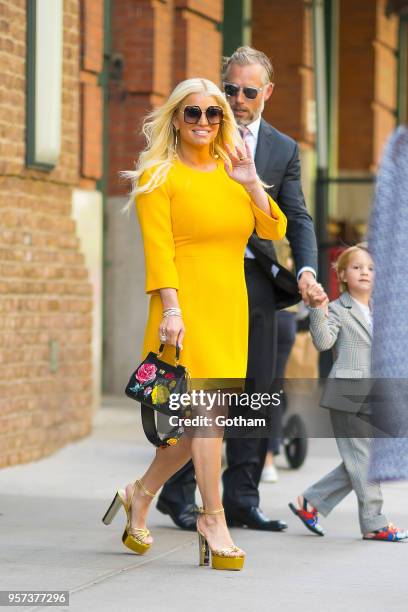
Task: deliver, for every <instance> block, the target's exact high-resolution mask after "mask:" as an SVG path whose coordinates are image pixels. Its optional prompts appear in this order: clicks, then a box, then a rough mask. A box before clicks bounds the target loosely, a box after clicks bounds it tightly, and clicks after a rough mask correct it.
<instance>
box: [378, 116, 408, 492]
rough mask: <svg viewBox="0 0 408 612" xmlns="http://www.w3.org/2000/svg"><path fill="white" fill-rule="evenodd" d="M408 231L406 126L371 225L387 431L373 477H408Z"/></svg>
mask: <svg viewBox="0 0 408 612" xmlns="http://www.w3.org/2000/svg"><path fill="white" fill-rule="evenodd" d="M407 236H408V128H407V127H406V126H400V127H399V128H398V129H397V130H396V131H395V132H394V134H393V135H392V136H391V138H390V140H389V141H388V143H387V146H386V148H385V150H384V154H383V158H382V161H381V164H380V169H379V172H378V179H377V188H376V195H375V201H374V206H373V210H372V215H371V221H370V230H369V244H370V251H371V252H372V255H373V258H374V262H375V266H376V283H375V288H374V293H373V307H374V336H373V377H374V378H375V379H376V385H375V388H376V394H375V395H380V396H381V398H382V400H383V401H382V402H381V403H377V404H375V403H373V405H372V411H373V424H374V425H375V427H376V428H378V429H380V430H381V431H382V432H384V433H385V437H377V438H376V439H375V440H374V444H373V452H372V461H371V467H370V478H372V479H373V480H398V479H406V478H408V439H407V436H408V415H407V406H408V389H407V381H408V354H407V346H408V310H407V304H408V270H407V263H406V253H407ZM389 436H391V437H389Z"/></svg>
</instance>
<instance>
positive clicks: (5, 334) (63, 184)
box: [0, 0, 102, 467]
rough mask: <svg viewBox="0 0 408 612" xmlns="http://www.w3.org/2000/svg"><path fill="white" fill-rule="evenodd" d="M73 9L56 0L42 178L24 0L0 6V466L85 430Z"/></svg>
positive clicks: (85, 288) (86, 295)
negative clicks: (53, 161)
mask: <svg viewBox="0 0 408 612" xmlns="http://www.w3.org/2000/svg"><path fill="white" fill-rule="evenodd" d="M79 4H80V3H79V0H64V20H63V27H64V37H63V84H62V88H63V91H62V134H61V135H62V145H61V146H62V149H61V156H60V160H59V163H58V164H57V166H56V167H55V168H54V169H53V170H52V171H51V172H45V171H38V170H33V169H28V168H26V167H25V121H26V119H25V88H26V74H25V71H26V24H27V18H26V0H2V2H1V3H0V64H1V66H2V78H1V83H0V174H1V179H0V467H2V466H6V465H11V464H15V463H19V462H25V461H30V460H33V459H38V458H39V457H42V456H44V455H46V454H48V453H50V452H52V451H54V450H55V449H57V448H59V447H60V446H62V445H63V444H65V443H66V442H68V441H70V440H74V439H77V438H80V437H82V436H84V435H86V434H87V433H88V432H89V431H90V427H91V400H92V398H91V391H90V389H91V339H92V338H91V336H92V332H91V310H92V299H91V287H90V284H89V282H88V272H87V269H86V267H85V265H84V259H83V256H82V254H81V252H80V249H79V241H78V238H77V235H76V226H75V222H74V221H73V220H72V218H71V197H72V191H73V189H74V188H75V187H77V186H78V185H79V184H80V181H81V177H80V174H81V169H82V170H83V173H84V175H85V176H86V179H87V180H89V178H90V177H92V179H95V178H96V177H97V176H98V172H99V165H98V164H100V159H99V161H98V152H97V150H98V146H97V144H96V143H95V141H94V140H92V139H91V140H90V142H89V146H88V148H87V149H85V151H84V155H82V156H81V154H80V149H81V138H82V137H81V133H80V125H81V112H80V87H79V77H80V74H79V69H80V13H79ZM86 4H87V5H92V7H95V5H98V4H99V2H98V1H97V2H95V0H93V1H92V2H91V3H86ZM101 4H102V3H101ZM92 10H94V9H92ZM93 33H94V32H93ZM96 55H97V53H96V54H94V53H93V52H92V53H91V51H89V58H90V59H89V62H90V63H89V64H88V65H87V67H86V69H87V70H98V66H96V65H95V57H96ZM94 85H95V83H94V82H92V86H93V87H94ZM85 89H86V88H85ZM89 95H90V96H92V95H94V90H92V91H91V92H90V94H89ZM85 98H87V94H85ZM85 106H86V105H85ZM88 109H89V107H86V108H85V113H84V122H85V124H86V125H88V123H89V125H90V127H91V131H93V130H94V128H95V119H94V117H92V113H89V112H88ZM85 140H86V139H85V138H84V139H82V142H85ZM81 160H82V161H81ZM89 186H90V187H93V188H94V187H95V181H94V180H92V181H91V182H90V183H89ZM50 343H54V346H57V347H58V368H57V371H55V372H53V371H51V368H50Z"/></svg>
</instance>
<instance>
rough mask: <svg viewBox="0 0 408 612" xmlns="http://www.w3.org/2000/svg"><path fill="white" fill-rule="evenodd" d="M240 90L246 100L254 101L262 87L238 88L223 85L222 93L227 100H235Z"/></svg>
mask: <svg viewBox="0 0 408 612" xmlns="http://www.w3.org/2000/svg"><path fill="white" fill-rule="evenodd" d="M241 90H242V91H243V92H244V96H245V97H246V98H248V100H255V98H256V96H257V95H258V94H259V93H260V92H261V91H262V90H263V87H240V86H239V85H235V84H234V83H224V91H225V93H226V95H227V96H228V97H229V98H235V96H237V95H238V94H239V92H240V91H241Z"/></svg>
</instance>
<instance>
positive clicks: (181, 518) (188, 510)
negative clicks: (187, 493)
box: [156, 497, 197, 531]
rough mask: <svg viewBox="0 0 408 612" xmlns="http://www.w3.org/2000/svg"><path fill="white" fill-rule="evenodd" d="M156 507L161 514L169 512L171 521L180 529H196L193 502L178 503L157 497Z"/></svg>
mask: <svg viewBox="0 0 408 612" xmlns="http://www.w3.org/2000/svg"><path fill="white" fill-rule="evenodd" d="M156 508H157V509H158V511H159V512H161V513H162V514H169V515H170V517H171V519H172V520H173V523H175V524H176V525H177V527H180V529H185V530H186V531H196V524H197V516H196V507H195V505H194V504H186V503H182V504H180V503H179V504H178V503H175V502H169V501H167V500H165V499H163V498H162V497H159V499H158V500H157V504H156Z"/></svg>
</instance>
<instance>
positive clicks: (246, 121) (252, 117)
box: [231, 102, 265, 127]
mask: <svg viewBox="0 0 408 612" xmlns="http://www.w3.org/2000/svg"><path fill="white" fill-rule="evenodd" d="M264 108H265V102H263V103H262V104H261V106H260V107H259V108H257V109H256V110H254V111H250V110H249V109H248V108H242V109H241V108H233V107H232V106H231V109H232V112H233V113H235V111H239V110H243V111H246V112H247V113H249V114H248V115H247V116H246V117H235V121H236V122H237V124H238V125H239V126H240V127H246V126H247V125H250V124H251V123H253V122H254V121H256V120H257V119H258V117H260V116H261V115H262V113H263V110H264Z"/></svg>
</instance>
